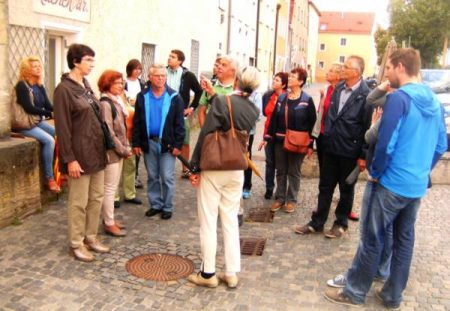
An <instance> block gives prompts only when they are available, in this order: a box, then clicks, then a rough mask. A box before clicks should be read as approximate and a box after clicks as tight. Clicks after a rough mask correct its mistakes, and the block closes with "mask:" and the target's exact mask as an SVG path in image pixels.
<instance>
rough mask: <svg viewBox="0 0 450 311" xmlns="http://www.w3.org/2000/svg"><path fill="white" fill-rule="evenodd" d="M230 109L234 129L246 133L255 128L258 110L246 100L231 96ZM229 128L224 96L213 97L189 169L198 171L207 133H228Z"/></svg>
mask: <svg viewBox="0 0 450 311" xmlns="http://www.w3.org/2000/svg"><path fill="white" fill-rule="evenodd" d="M230 99H231V107H232V111H233V122H234V127H235V128H236V129H237V130H241V131H242V130H244V131H247V132H248V133H249V132H250V130H251V129H252V128H253V127H254V126H255V123H256V120H258V117H259V113H260V112H259V109H258V108H257V107H256V106H255V104H253V103H252V102H251V101H250V100H248V98H244V97H242V96H239V95H231V97H230ZM230 127H231V123H230V116H229V112H228V107H227V97H226V96H214V97H213V98H212V100H211V109H210V111H209V112H208V114H207V115H206V120H205V124H204V125H203V127H202V129H201V131H200V134H199V136H198V140H197V144H196V145H195V149H194V153H193V154H192V158H191V167H192V168H195V169H198V168H199V164H200V157H201V150H202V145H203V140H204V139H205V136H206V135H207V134H209V133H212V132H214V131H215V130H217V129H220V130H222V131H228V130H229V129H230Z"/></svg>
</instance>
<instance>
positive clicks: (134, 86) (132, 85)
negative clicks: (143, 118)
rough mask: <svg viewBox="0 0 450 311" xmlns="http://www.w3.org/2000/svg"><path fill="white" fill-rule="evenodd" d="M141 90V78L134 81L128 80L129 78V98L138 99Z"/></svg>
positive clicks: (127, 92)
mask: <svg viewBox="0 0 450 311" xmlns="http://www.w3.org/2000/svg"><path fill="white" fill-rule="evenodd" d="M140 91H141V83H140V82H139V79H136V80H134V81H131V80H128V78H127V91H126V94H127V97H128V98H129V99H136V96H137V94H138V93H139V92H140Z"/></svg>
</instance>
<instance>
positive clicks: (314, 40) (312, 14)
mask: <svg viewBox="0 0 450 311" xmlns="http://www.w3.org/2000/svg"><path fill="white" fill-rule="evenodd" d="M308 4H309V14H308V56H307V60H308V64H307V68H309V72H308V74H309V75H310V82H312V83H314V82H315V81H316V78H315V77H316V70H317V48H318V45H319V18H320V11H319V9H318V8H317V6H316V5H315V4H314V2H313V1H311V0H310V1H308Z"/></svg>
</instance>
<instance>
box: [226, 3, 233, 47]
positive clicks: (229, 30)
mask: <svg viewBox="0 0 450 311" xmlns="http://www.w3.org/2000/svg"><path fill="white" fill-rule="evenodd" d="M232 2H233V1H232V0H228V29H227V55H229V54H230V50H231V49H230V47H231V42H230V39H231V9H232V7H233V6H232Z"/></svg>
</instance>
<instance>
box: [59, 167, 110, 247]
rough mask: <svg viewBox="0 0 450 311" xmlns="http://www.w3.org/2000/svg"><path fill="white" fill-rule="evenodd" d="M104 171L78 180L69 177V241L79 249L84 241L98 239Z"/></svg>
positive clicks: (83, 176)
mask: <svg viewBox="0 0 450 311" xmlns="http://www.w3.org/2000/svg"><path fill="white" fill-rule="evenodd" d="M104 179H105V178H104V170H101V171H99V172H97V173H94V174H91V175H82V176H81V177H80V178H78V179H74V178H72V177H69V180H68V181H69V198H68V202H67V204H68V218H69V241H70V246H71V247H73V248H78V247H80V246H81V245H83V240H84V239H85V238H86V239H87V240H94V239H95V238H96V237H97V230H98V222H99V219H100V210H101V206H102V202H103V191H104Z"/></svg>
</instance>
